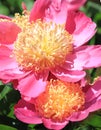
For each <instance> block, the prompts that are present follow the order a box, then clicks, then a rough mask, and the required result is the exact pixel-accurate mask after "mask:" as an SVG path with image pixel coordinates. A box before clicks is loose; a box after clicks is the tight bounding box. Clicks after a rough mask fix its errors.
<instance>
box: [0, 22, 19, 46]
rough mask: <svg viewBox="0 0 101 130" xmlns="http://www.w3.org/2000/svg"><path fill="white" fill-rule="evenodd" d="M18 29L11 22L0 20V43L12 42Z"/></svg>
mask: <svg viewBox="0 0 101 130" xmlns="http://www.w3.org/2000/svg"><path fill="white" fill-rule="evenodd" d="M20 31H21V29H20V28H19V27H18V26H17V25H16V24H14V23H13V22H0V44H12V43H13V42H14V41H15V40H16V38H17V35H18V33H19V32H20Z"/></svg>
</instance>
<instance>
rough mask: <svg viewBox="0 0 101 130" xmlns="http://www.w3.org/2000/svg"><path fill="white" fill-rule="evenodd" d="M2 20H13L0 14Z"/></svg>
mask: <svg viewBox="0 0 101 130" xmlns="http://www.w3.org/2000/svg"><path fill="white" fill-rule="evenodd" d="M0 19H7V20H12V19H11V18H10V17H8V16H6V15H2V14H0Z"/></svg>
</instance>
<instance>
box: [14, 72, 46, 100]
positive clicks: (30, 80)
mask: <svg viewBox="0 0 101 130" xmlns="http://www.w3.org/2000/svg"><path fill="white" fill-rule="evenodd" d="M45 87H46V82H45V81H43V80H42V79H38V80H37V79H36V78H35V75H34V74H29V75H27V76H26V77H25V78H22V79H19V81H18V86H17V88H16V89H18V90H19V91H20V93H21V94H22V95H23V98H24V99H25V100H30V99H31V98H35V97H37V96H38V95H39V94H40V93H42V92H43V91H44V90H45Z"/></svg>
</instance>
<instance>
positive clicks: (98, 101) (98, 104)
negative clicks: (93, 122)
mask: <svg viewBox="0 0 101 130" xmlns="http://www.w3.org/2000/svg"><path fill="white" fill-rule="evenodd" d="M86 109H87V110H88V111H89V112H94V111H97V110H100V109H101V93H100V96H98V97H96V98H95V99H93V100H91V101H90V102H87V103H86Z"/></svg>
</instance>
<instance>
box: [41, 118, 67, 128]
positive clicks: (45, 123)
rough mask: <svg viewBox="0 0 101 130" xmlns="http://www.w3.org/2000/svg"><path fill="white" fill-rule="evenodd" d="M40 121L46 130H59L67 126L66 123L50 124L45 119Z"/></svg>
mask: <svg viewBox="0 0 101 130" xmlns="http://www.w3.org/2000/svg"><path fill="white" fill-rule="evenodd" d="M42 121H43V124H44V125H45V126H46V128H49V129H52V130H61V129H62V128H64V127H65V126H66V125H67V124H68V121H64V122H61V123H59V122H57V123H55V122H52V121H51V120H50V119H45V118H42Z"/></svg>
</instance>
